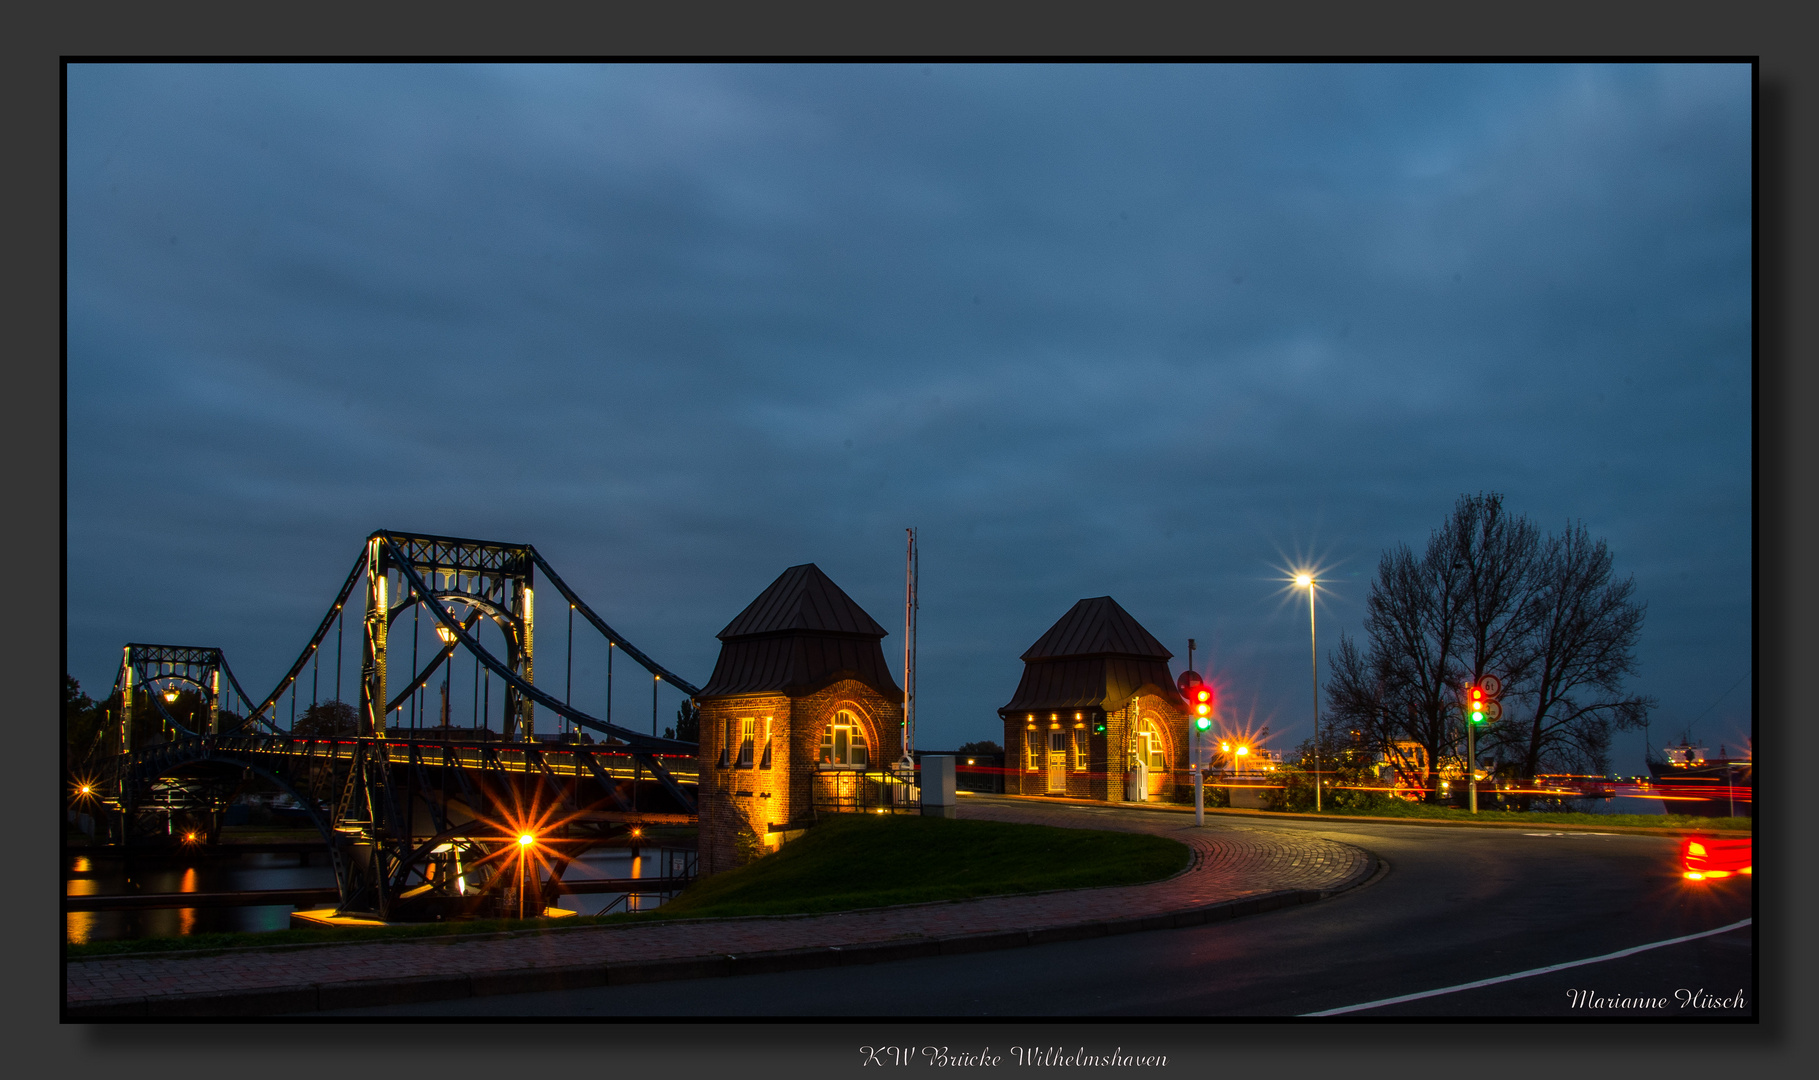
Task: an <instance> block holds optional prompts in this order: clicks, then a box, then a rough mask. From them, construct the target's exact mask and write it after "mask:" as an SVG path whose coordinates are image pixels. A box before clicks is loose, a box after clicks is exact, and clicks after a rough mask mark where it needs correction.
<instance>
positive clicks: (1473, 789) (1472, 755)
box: [1465, 705, 1490, 814]
mask: <svg viewBox="0 0 1819 1080" xmlns="http://www.w3.org/2000/svg"><path fill="white" fill-rule="evenodd" d="M1489 707H1490V706H1488V705H1487V706H1485V708H1487V709H1488V708H1489ZM1465 785H1466V788H1465V789H1466V792H1467V795H1466V797H1467V799H1468V800H1469V802H1470V804H1471V812H1472V813H1474V814H1476V813H1477V812H1478V725H1476V724H1474V723H1472V718H1471V714H1469V713H1467V714H1466V717H1465Z"/></svg>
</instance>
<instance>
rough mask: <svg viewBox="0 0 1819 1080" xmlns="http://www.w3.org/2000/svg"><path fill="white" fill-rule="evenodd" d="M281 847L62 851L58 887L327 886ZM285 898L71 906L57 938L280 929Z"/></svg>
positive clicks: (649, 862) (613, 869) (629, 907)
mask: <svg viewBox="0 0 1819 1080" xmlns="http://www.w3.org/2000/svg"><path fill="white" fill-rule="evenodd" d="M694 854H695V853H694V852H693V851H686V850H681V849H672V848H654V849H653V848H645V849H643V850H642V851H640V853H639V855H638V856H637V857H636V858H634V857H633V856H632V854H631V852H630V851H627V850H625V849H623V848H620V849H605V850H595V851H590V852H587V853H585V854H584V855H582V856H581V857H580V858H577V859H576V860H574V861H573V862H571V863H570V864H569V865H568V868H567V869H566V870H565V871H564V872H563V875H562V877H563V880H565V881H570V882H580V881H599V880H610V879H618V878H649V877H681V876H683V875H685V874H687V873H688V872H689V870H690V869H691V867H692V865H693V860H694ZM298 861H299V860H298V857H297V856H296V855H289V854H252V855H237V856H231V857H185V856H183V855H176V856H164V857H142V858H135V859H133V860H132V861H130V862H129V861H127V860H123V859H114V858H103V857H93V856H88V855H72V856H69V857H68V859H67V861H66V863H65V874H64V877H65V881H64V891H65V893H66V894H68V895H70V896H117V895H122V894H127V893H176V892H236V891H241V890H252V889H302V888H332V887H334V884H335V871H334V868H333V867H332V866H329V865H325V863H326V860H325V859H324V858H323V856H322V855H320V854H318V855H316V856H315V857H314V859H313V862H314V863H315V865H311V866H300V865H298ZM662 902H663V898H662V897H661V896H660V895H658V894H656V893H645V894H637V893H633V894H629V895H628V894H626V893H582V894H570V895H565V896H563V897H562V898H561V900H560V901H559V904H560V906H561V907H564V908H566V909H568V910H570V911H574V912H578V913H580V914H583V915H597V914H600V913H602V912H606V911H649V910H651V909H653V908H655V907H658V906H659V905H661V904H662ZM294 910H296V906H295V905H292V904H269V905H262V906H259V907H203V908H153V909H145V910H137V911H72V912H69V913H68V914H66V915H65V916H64V940H66V941H68V942H70V943H71V944H84V943H87V942H92V941H120V940H129V939H133V938H142V937H170V936H175V935H185V934H203V933H219V932H224V931H265V930H283V929H286V928H288V927H289V926H290V914H291V912H292V911H294Z"/></svg>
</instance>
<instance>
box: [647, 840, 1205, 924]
mask: <svg viewBox="0 0 1819 1080" xmlns="http://www.w3.org/2000/svg"><path fill="white" fill-rule="evenodd" d="M1187 863H1188V849H1187V847H1186V845H1184V844H1181V843H1179V842H1177V841H1174V840H1170V839H1167V838H1165V837H1160V836H1151V835H1148V834H1146V833H1120V832H1101V831H1098V830H1093V829H1059V828H1055V827H1053V826H1048V825H1013V824H1006V823H1002V822H995V821H961V820H954V819H949V818H935V817H907V816H904V817H899V816H886V815H879V816H873V817H866V816H861V815H850V816H843V817H838V818H833V819H831V820H828V821H824V822H822V823H821V824H819V825H816V826H815V827H814V828H813V829H810V830H809V831H808V832H807V833H806V834H804V835H803V836H802V838H801V839H799V840H797V841H796V842H795V843H792V844H789V845H786V846H785V847H784V848H782V849H781V850H780V851H778V852H776V853H775V854H773V855H770V856H767V857H765V858H763V859H759V860H758V861H756V862H754V863H752V864H750V865H748V866H744V867H741V868H740V869H738V870H735V871H733V872H731V873H727V874H717V875H715V876H714V877H711V878H705V879H703V880H701V881H699V882H696V883H695V884H693V885H691V886H689V887H688V888H687V889H686V890H684V891H683V892H682V893H681V894H680V895H679V896H677V897H676V899H674V900H672V901H670V902H669V903H667V904H665V905H663V907H661V908H659V909H658V910H657V911H656V912H654V913H653V914H655V915H664V916H667V917H669V918H703V917H708V918H724V917H727V916H736V915H796V914H810V913H814V912H825V911H848V910H852V909H854V908H862V907H885V906H888V905H891V904H915V903H924V902H928V901H935V900H964V899H968V898H971V897H976V896H998V895H1004V894H1009V893H1031V892H1042V891H1045V890H1048V889H1086V888H1095V887H1099V886H1104V885H1134V884H1138V883H1140V882H1145V881H1155V880H1158V879H1160V878H1165V877H1167V876H1169V875H1170V874H1173V873H1175V872H1177V871H1179V870H1181V869H1183V868H1184V867H1186V866H1187Z"/></svg>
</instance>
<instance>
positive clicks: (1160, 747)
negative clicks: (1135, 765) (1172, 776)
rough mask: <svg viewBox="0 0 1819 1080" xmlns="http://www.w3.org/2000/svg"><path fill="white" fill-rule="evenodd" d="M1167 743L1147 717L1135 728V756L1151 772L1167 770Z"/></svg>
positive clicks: (1159, 730) (1159, 729)
mask: <svg viewBox="0 0 1819 1080" xmlns="http://www.w3.org/2000/svg"><path fill="white" fill-rule="evenodd" d="M1167 747H1168V743H1167V742H1166V741H1165V740H1164V739H1163V737H1162V729H1161V728H1159V727H1157V726H1156V722H1155V721H1154V720H1152V719H1150V718H1149V717H1144V719H1143V723H1142V724H1141V725H1140V726H1139V727H1138V728H1137V755H1138V758H1139V760H1141V761H1142V762H1143V764H1144V765H1145V766H1147V767H1148V768H1149V770H1150V771H1151V772H1155V771H1156V770H1158V769H1166V768H1168V754H1167V753H1166V749H1167Z"/></svg>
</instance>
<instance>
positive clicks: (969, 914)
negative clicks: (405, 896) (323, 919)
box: [64, 796, 1377, 1020]
mask: <svg viewBox="0 0 1819 1080" xmlns="http://www.w3.org/2000/svg"><path fill="white" fill-rule="evenodd" d="M960 816H962V817H965V818H972V819H975V820H983V821H1006V822H1022V823H1028V824H1037V825H1060V826H1066V827H1072V828H1083V827H1084V828H1099V829H1114V830H1122V831H1130V832H1147V833H1155V834H1158V835H1164V836H1169V837H1172V838H1174V839H1177V840H1180V841H1181V842H1183V843H1185V844H1187V845H1188V846H1189V847H1190V848H1191V849H1192V850H1193V853H1194V859H1193V862H1192V864H1191V865H1190V866H1189V867H1188V869H1187V870H1185V871H1183V872H1182V873H1180V874H1177V875H1175V876H1174V877H1172V878H1168V879H1166V880H1163V881H1159V882H1153V883H1150V884H1147V885H1127V886H1115V887H1111V888H1102V889H1080V890H1067V891H1057V892H1050V893H1039V894H1035V895H1027V896H1002V897H987V898H984V899H978V900H961V901H950V902H943V903H933V904H908V905H902V906H899V907H894V908H876V909H870V910H866V911H856V912H845V913H841V914H834V915H804V916H789V917H754V918H740V919H696V920H687V921H683V920H678V921H676V922H667V923H652V924H646V925H630V926H587V927H574V928H562V929H552V930H543V931H531V932H527V933H525V934H521V935H513V936H508V937H498V936H492V937H479V938H452V939H451V938H442V939H437V940H434V941H421V940H404V941H379V942H364V943H357V944H347V945H321V946H314V947H310V948H304V949H292V950H283V951H264V950H250V951H236V952H229V953H217V954H214V955H210V956H193V957H181V956H141V957H113V958H105V959H95V960H83V961H72V962H70V963H69V964H67V965H66V966H65V978H64V1004H65V1009H64V1016H65V1018H66V1019H69V1020H83V1019H90V1018H95V1019H99V1018H103V1017H129V1016H139V1017H154V1016H163V1017H197V1018H203V1017H224V1016H269V1015H280V1014H287V1013H288V1014H294V1013H306V1012H313V1011H317V1010H322V1009H342V1008H358V1007H364V1006H372V1005H384V1004H387V1003H404V1002H415V1001H435V1000H446V999H449V998H460V997H470V996H473V997H478V996H483V995H488V994H516V993H526V992H531V991H539V990H556V989H563V988H576V987H585V986H600V985H606V984H619V983H633V982H652V981H657V980H666V979H679V978H702V977H709V976H724V975H740V974H750V973H756V972H768V971H786V970H801V969H806V968H815V967H830V966H838V965H845V964H855V963H879V962H883V961H889V960H899V959H907V958H910V957H916V956H938V955H951V954H956V953H963V952H978V951H984V950H989V949H1004V948H1015V947H1018V946H1022V945H1033V944H1042V943H1047V942H1051V941H1067V940H1077V939H1080V938H1086V937H1102V936H1107V935H1111V934H1120V933H1131V932H1136V931H1141V930H1152V929H1164V928H1168V927H1175V926H1191V925H1195V924H1199V923H1205V922H1209V921H1216V920H1220V919H1227V918H1234V917H1238V916H1241V915H1249V914H1255V913H1257V912H1261V911H1268V910H1271V909H1273V908H1278V907H1284V906H1288V905H1292V904H1301V903H1308V902H1311V901H1314V900H1318V899H1321V898H1323V897H1326V896H1330V895H1332V894H1333V893H1335V892H1339V891H1341V890H1344V889H1348V888H1351V887H1353V886H1355V885H1358V884H1360V883H1362V882H1364V881H1365V880H1367V879H1368V878H1369V877H1370V876H1371V875H1372V873H1374V872H1375V870H1376V866H1377V863H1376V860H1375V859H1374V858H1372V857H1371V856H1370V855H1368V854H1367V853H1365V852H1363V851H1361V850H1359V849H1357V848H1354V847H1351V846H1349V845H1345V844H1339V843H1335V842H1333V841H1330V840H1323V839H1320V838H1318V837H1313V836H1305V835H1300V834H1297V833H1291V832H1278V831H1275V830H1271V831H1268V832H1264V831H1260V830H1251V829H1246V828H1244V826H1243V823H1241V822H1239V821H1232V820H1229V819H1227V820H1218V819H1215V818H1213V817H1212V816H1210V815H1209V817H1208V820H1207V824H1206V825H1205V826H1204V827H1199V828H1196V827H1195V825H1194V824H1193V820H1192V818H1188V819H1186V820H1183V819H1182V817H1181V816H1180V815H1178V814H1169V813H1154V812H1149V811H1146V810H1138V809H1131V808H1113V807H1111V806H1109V805H1107V806H1099V805H1094V804H1082V803H1080V802H1079V801H1078V800H1075V801H1073V802H1072V804H1071V805H1069V804H1059V803H1050V802H1047V801H1029V800H1024V799H1009V798H1003V797H994V796H985V797H977V798H967V799H963V800H962V801H961V803H960ZM1108 913H1116V914H1111V915H1108Z"/></svg>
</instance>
